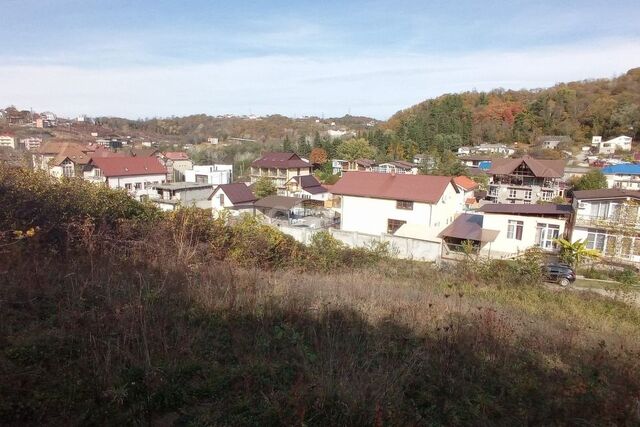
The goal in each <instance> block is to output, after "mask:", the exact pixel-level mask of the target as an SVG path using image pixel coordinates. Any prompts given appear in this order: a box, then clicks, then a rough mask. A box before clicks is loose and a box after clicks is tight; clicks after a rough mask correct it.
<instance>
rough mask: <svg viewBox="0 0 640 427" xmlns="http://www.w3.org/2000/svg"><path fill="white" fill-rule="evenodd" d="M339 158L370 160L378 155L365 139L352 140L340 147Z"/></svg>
mask: <svg viewBox="0 0 640 427" xmlns="http://www.w3.org/2000/svg"><path fill="white" fill-rule="evenodd" d="M337 151H338V153H337V154H338V157H340V158H341V159H343V160H350V161H353V160H356V159H370V158H372V157H374V156H375V155H376V150H375V148H373V147H372V146H370V145H369V142H368V141H367V140H366V139H364V138H358V139H355V138H354V139H350V140H348V141H345V142H343V143H342V144H341V145H340V146H339V147H338V150H337Z"/></svg>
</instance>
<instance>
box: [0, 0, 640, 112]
mask: <svg viewBox="0 0 640 427" xmlns="http://www.w3.org/2000/svg"><path fill="white" fill-rule="evenodd" d="M638 18H640V2H639V1H637V0H633V1H624V0H622V1H608V2H604V1H601V0H600V1H591V0H583V1H573V0H563V1H558V0H554V1H547V0H538V1H519V0H511V1H502V0H500V1H455V0H449V1H428V0H416V1H402V0H397V1H376V0H373V1H347V0H345V1H332V0H329V1H313V2H312V1H305V0H299V1H289V2H285V1H280V0H267V1H260V0H256V1H251V2H250V1H242V0H236V1H226V2H221V1H216V0H173V1H165V0H154V1H150V0H134V1H132V0H0V40H3V42H2V43H1V44H0V106H8V105H15V106H17V107H18V108H21V109H29V108H33V109H34V110H36V111H45V110H48V111H54V112H56V113H57V114H59V115H62V116H67V117H73V116H76V115H78V114H87V115H89V116H105V115H109V116H120V117H128V118H132V119H136V118H146V117H167V116H173V115H175V116H182V115H188V114H200V113H205V114H211V115H218V114H257V115H267V114H283V115H287V116H292V117H300V116H304V115H315V116H326V117H332V116H333V117H336V116H342V115H344V114H349V113H350V114H353V115H366V116H371V117H375V118H378V119H386V118H388V117H389V116H391V115H392V114H393V113H395V112H396V111H398V110H400V109H403V108H407V107H409V106H411V105H413V104H416V103H418V102H420V101H422V100H425V99H427V98H430V97H435V96H438V95H441V94H443V93H451V92H462V91H468V90H478V91H480V90H491V89H494V88H499V87H502V88H507V89H522V88H538V87H547V86H551V85H553V84H555V83H558V82H563V81H572V80H583V79H587V78H602V77H613V76H616V75H619V74H623V73H625V72H626V71H627V70H629V69H630V68H634V67H639V66H640V25H638V24H637V21H638Z"/></svg>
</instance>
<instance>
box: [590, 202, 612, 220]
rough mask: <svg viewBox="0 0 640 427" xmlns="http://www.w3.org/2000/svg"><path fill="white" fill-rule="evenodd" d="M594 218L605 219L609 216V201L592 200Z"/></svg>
mask: <svg viewBox="0 0 640 427" xmlns="http://www.w3.org/2000/svg"><path fill="white" fill-rule="evenodd" d="M590 215H591V217H592V218H598V219H605V218H607V217H608V216H609V202H591V211H590Z"/></svg>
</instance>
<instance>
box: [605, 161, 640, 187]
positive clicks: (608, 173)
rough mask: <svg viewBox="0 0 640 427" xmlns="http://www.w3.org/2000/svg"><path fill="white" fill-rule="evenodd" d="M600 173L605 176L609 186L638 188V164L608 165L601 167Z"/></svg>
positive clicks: (639, 167)
mask: <svg viewBox="0 0 640 427" xmlns="http://www.w3.org/2000/svg"><path fill="white" fill-rule="evenodd" d="M602 173H603V174H604V176H605V177H606V178H607V186H608V187H609V188H623V189H629V190H640V165H638V164H635V163H622V164H619V165H609V166H605V167H604V168H602Z"/></svg>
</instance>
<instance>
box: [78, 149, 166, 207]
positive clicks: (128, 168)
mask: <svg viewBox="0 0 640 427" xmlns="http://www.w3.org/2000/svg"><path fill="white" fill-rule="evenodd" d="M84 179H86V180H90V181H92V182H96V183H104V184H105V185H106V186H107V187H109V188H121V189H124V190H127V192H128V193H129V194H130V195H131V196H132V197H134V198H136V199H138V200H142V199H143V198H148V197H149V196H156V195H157V192H156V190H155V189H154V186H155V185H157V184H162V183H164V182H166V181H167V168H166V167H164V165H163V164H162V163H160V161H159V160H158V159H157V158H155V157H96V158H92V159H91V160H90V161H89V163H88V164H87V165H86V166H85V167H84Z"/></svg>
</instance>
